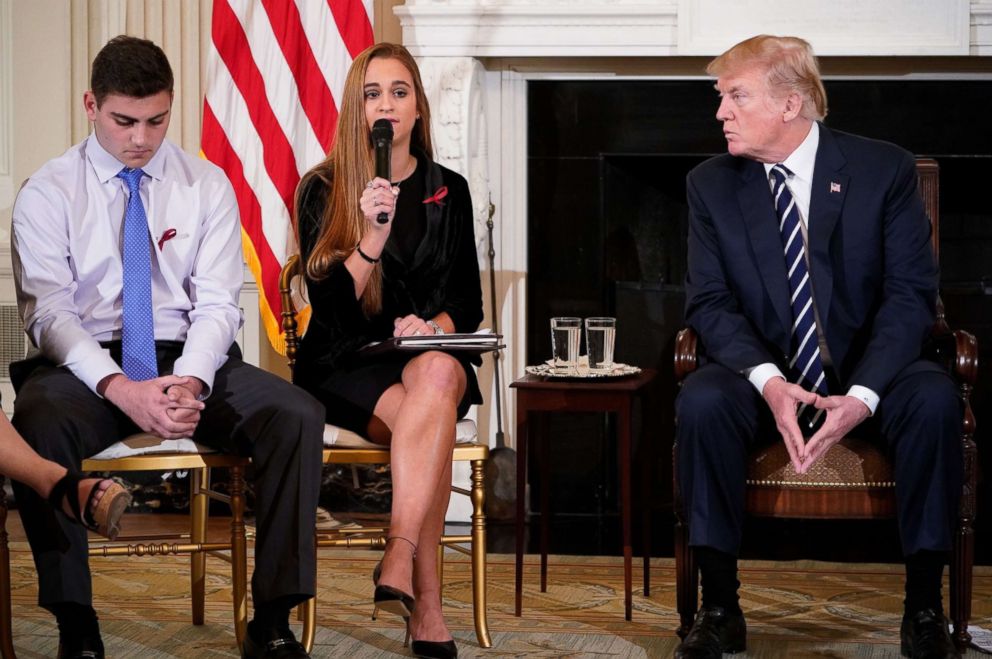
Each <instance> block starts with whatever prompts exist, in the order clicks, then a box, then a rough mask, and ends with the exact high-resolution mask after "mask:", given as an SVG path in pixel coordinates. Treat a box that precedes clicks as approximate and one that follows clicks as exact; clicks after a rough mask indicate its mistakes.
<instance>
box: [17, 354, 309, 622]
mask: <svg viewBox="0 0 992 659" xmlns="http://www.w3.org/2000/svg"><path fill="white" fill-rule="evenodd" d="M109 347H110V348H111V354H112V355H114V356H115V358H117V356H118V353H119V343H118V344H116V345H110V346H109ZM156 347H157V349H158V362H159V373H160V374H167V373H171V372H172V364H173V362H175V360H176V359H177V358H178V357H179V356H180V354H181V352H182V344H179V343H172V342H160V343H157V344H156ZM11 375H12V379H13V380H14V384H15V386H18V385H19V386H18V391H17V398H16V400H15V402H14V417H13V420H12V423H13V425H14V427H15V428H16V429H17V430H18V432H20V433H21V435H23V436H24V439H25V440H26V441H27V442H28V444H30V445H31V446H32V447H34V449H35V450H36V451H37V452H38V453H39V454H40V455H41V456H42V457H45V458H48V459H49V460H52V461H54V462H57V463H59V464H61V465H64V466H66V467H68V468H69V469H70V471H71V470H78V469H79V466H80V464H81V462H82V460H83V459H85V458H87V457H89V456H91V455H95V454H96V453H99V452H100V451H102V450H103V449H105V448H106V447H108V446H110V445H111V444H113V443H115V442H117V441H119V440H120V439H122V438H124V437H126V436H127V435H130V434H132V433H135V432H139V428H137V427H136V426H135V425H134V423H133V422H131V420H130V419H129V418H128V417H127V416H126V415H124V414H123V413H122V412H121V411H120V410H119V409H117V408H116V407H115V406H114V405H113V404H112V403H110V402H109V401H107V400H105V399H103V398H101V397H99V396H97V395H96V394H94V393H93V392H92V391H90V390H89V389H88V388H87V387H86V385H84V384H83V383H82V381H80V380H79V379H78V378H76V376H74V375H73V374H72V373H71V372H70V371H69V370H68V369H65V368H59V367H56V366H54V365H53V364H52V363H51V362H48V361H47V360H43V359H34V360H28V361H27V362H20V363H18V364H16V365H12V367H11ZM205 403H206V408H205V409H204V410H203V412H202V413H201V415H200V422H199V424H198V425H197V429H196V432H195V434H194V435H193V439H194V440H195V441H197V442H199V443H201V444H205V445H207V446H210V447H213V448H216V449H219V450H221V451H225V452H229V453H234V454H237V455H243V456H248V457H250V458H251V459H252V463H253V467H254V490H255V513H256V517H257V524H258V538H257V542H256V544H255V573H254V575H253V576H252V595H253V600H254V601H255V603H256V605H257V604H258V603H260V602H268V601H271V600H273V599H275V598H278V597H283V596H306V597H311V596H313V594H314V587H315V584H314V579H315V575H316V562H315V561H316V557H315V545H314V528H315V517H316V510H317V498H318V494H319V490H320V471H321V442H322V435H323V428H324V407H323V406H322V405H321V404H320V403H318V402H317V401H316V400H314V399H313V398H312V397H311V396H310V395H309V394H307V393H306V392H304V391H303V390H301V389H299V388H297V387H295V386H293V385H292V384H290V383H289V382H286V381H285V380H283V379H282V378H280V377H278V376H275V375H272V374H271V373H267V372H265V371H262V370H260V369H258V368H255V367H254V366H251V365H249V364H245V363H244V362H243V361H242V360H241V353H240V350H239V349H238V347H237V345H234V346H233V347H232V350H231V353H229V356H228V360H227V361H226V362H225V363H224V365H223V366H221V367H220V369H219V370H218V371H217V373H216V376H215V379H214V385H213V389H212V390H211V393H210V397H209V398H207V399H206V401H205ZM14 492H15V495H16V497H17V503H18V506H19V508H20V511H21V519H22V521H23V523H24V529H25V531H26V532H27V536H28V541H29V542H30V543H31V551H32V552H33V554H34V560H35V565H36V567H37V570H38V603H39V605H40V606H42V607H47V606H48V605H51V604H58V603H62V602H73V603H78V604H86V605H88V604H91V603H92V587H91V583H90V570H89V561H88V556H87V540H86V532H85V530H84V529H83V527H82V526H79V525H77V524H74V523H72V522H70V521H68V520H67V519H66V517H65V516H64V515H61V514H56V513H55V510H54V509H53V508H52V507H51V506H49V505H48V503H47V502H46V501H45V500H43V499H41V498H40V497H39V496H38V495H37V494H36V493H35V492H34V491H33V490H31V489H30V488H28V487H25V486H23V485H21V484H19V483H14ZM60 530H61V533H62V534H64V537H65V538H67V539H68V540H69V548H68V550H66V551H64V552H63V551H61V550H60V545H62V544H63V543H64V540H62V539H61V537H60V535H59V531H60Z"/></svg>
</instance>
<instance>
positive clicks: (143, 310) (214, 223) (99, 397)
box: [11, 36, 324, 657]
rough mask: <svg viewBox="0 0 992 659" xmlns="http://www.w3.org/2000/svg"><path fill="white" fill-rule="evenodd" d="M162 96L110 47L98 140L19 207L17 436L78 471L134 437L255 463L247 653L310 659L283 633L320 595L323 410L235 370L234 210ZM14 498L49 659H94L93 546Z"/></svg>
mask: <svg viewBox="0 0 992 659" xmlns="http://www.w3.org/2000/svg"><path fill="white" fill-rule="evenodd" d="M172 89H173V77H172V70H171V68H170V66H169V62H168V60H167V59H166V57H165V53H163V52H162V50H161V49H160V48H159V47H158V46H156V45H155V44H153V43H152V42H150V41H145V40H143V39H136V38H133V37H127V36H120V37H116V38H115V39H112V40H111V41H110V42H109V43H108V44H107V45H106V46H104V48H103V49H102V50H101V51H100V53H99V54H98V55H97V56H96V59H95V60H94V61H93V71H92V77H91V90H90V91H88V92H86V94H85V95H84V97H83V106H84V108H85V110H86V115H87V117H88V118H89V120H90V121H91V122H92V124H93V134H92V135H90V136H89V137H88V138H87V139H85V140H83V141H82V142H81V143H79V144H77V145H76V146H74V147H73V148H71V149H70V150H69V151H67V152H66V153H65V154H63V155H62V156H59V157H58V158H55V159H54V160H51V161H49V162H48V163H46V164H45V165H44V166H43V167H42V168H41V169H40V170H39V171H38V172H37V173H35V174H34V175H33V176H32V177H31V178H30V179H29V180H28V181H27V182H26V183H25V184H24V187H23V188H22V189H21V191H20V193H19V194H18V197H17V200H16V203H15V205H14V211H13V222H12V230H13V235H12V239H11V242H12V247H13V257H14V259H13V260H14V273H15V283H16V286H17V294H18V304H19V306H20V311H21V316H22V318H23V320H24V326H25V328H26V331H27V333H28V335H29V336H30V338H31V341H32V343H33V344H34V345H35V346H36V347H37V350H38V353H39V354H38V355H36V356H34V357H32V358H30V359H28V360H26V361H24V362H21V363H19V364H17V365H16V366H15V368H12V369H11V370H12V371H13V372H14V373H13V376H14V379H15V385H17V386H18V393H17V400H16V402H15V407H14V418H13V423H14V426H15V427H16V428H17V429H18V430H19V431H20V432H21V433H22V434H23V436H24V437H25V439H26V440H27V441H28V443H29V444H31V445H32V446H33V447H34V448H35V449H36V450H37V451H38V453H40V454H41V455H42V456H43V457H46V458H49V459H51V460H54V461H56V462H58V463H60V464H63V465H65V466H66V467H68V468H69V469H70V470H78V469H79V465H80V462H81V461H82V460H83V459H84V458H86V457H88V456H90V455H93V454H95V453H97V452H99V451H100V450H102V449H103V448H105V447H107V446H108V445H110V444H112V443H114V442H116V441H118V440H120V439H121V438H123V437H124V436H126V435H129V434H132V433H134V432H138V431H140V430H143V431H146V432H150V433H153V434H155V435H159V436H161V437H164V438H177V437H190V436H191V437H193V439H195V440H196V441H197V442H201V443H203V444H207V445H210V446H214V447H217V448H218V449H222V450H227V451H231V452H236V453H239V454H242V455H248V456H250V457H251V459H252V461H253V464H254V474H255V480H254V491H255V495H256V499H255V504H256V514H257V520H258V542H257V544H256V551H255V559H256V560H255V568H256V569H255V574H254V576H253V579H252V595H253V600H254V603H255V613H254V618H253V620H252V621H251V622H250V623H249V626H248V632H249V633H248V638H247V639H246V641H245V646H244V648H242V652H243V654H244V655H245V656H248V657H305V656H307V654H306V652H305V651H304V650H303V648H302V646H301V645H300V644H299V643H297V642H296V640H295V639H294V638H293V634H292V632H290V630H289V625H288V616H289V611H290V609H291V608H292V607H293V606H295V605H296V604H297V603H299V602H301V601H303V600H304V599H306V598H308V597H311V596H312V595H313V594H314V576H315V563H314V561H315V556H314V521H315V520H314V517H315V511H316V506H317V496H318V490H319V486H320V465H321V458H320V450H321V434H322V431H323V425H324V410H323V407H322V406H321V405H320V404H319V403H318V402H317V401H315V400H314V399H312V398H311V397H310V396H309V395H307V394H306V393H304V392H303V391H302V390H300V389H297V388H296V387H294V386H292V385H291V384H289V383H287V382H285V381H284V380H282V379H280V378H278V377H276V376H274V375H271V374H269V373H266V372H264V371H261V370H259V369H257V368H254V367H252V366H250V365H248V364H245V363H244V362H243V361H242V360H241V355H240V351H239V349H238V346H237V344H235V343H234V338H235V335H236V333H237V331H238V328H239V327H240V324H241V313H240V310H239V307H238V299H237V298H238V291H239V289H240V285H241V280H242V259H241V249H240V223H239V219H238V209H237V203H236V201H235V197H234V192H233V190H232V188H231V185H230V184H229V183H228V181H227V179H226V178H225V176H224V174H223V173H222V172H221V170H220V169H218V168H217V167H215V166H214V165H212V164H210V163H208V162H207V161H205V160H202V159H199V158H195V157H192V156H189V155H187V154H185V153H183V152H182V151H181V150H180V149H179V148H178V147H177V146H175V145H174V144H172V143H170V142H168V141H167V140H166V139H165V134H166V131H167V129H168V127H169V116H170V112H171V108H172ZM16 494H17V500H18V503H19V506H20V508H21V518H22V520H23V521H24V524H25V529H26V531H27V534H28V539H29V540H30V542H31V549H32V551H33V552H34V556H35V563H36V565H37V568H38V579H39V595H38V599H39V604H40V605H41V606H42V607H44V608H46V609H48V610H49V611H51V612H52V613H53V614H54V615H55V617H56V619H57V620H58V624H59V642H60V650H59V656H60V657H102V656H103V642H102V640H101V638H100V629H99V625H98V623H97V616H96V613H95V611H94V610H93V607H92V593H91V584H90V573H89V566H88V562H87V550H86V533H85V530H84V529H83V528H82V527H81V526H78V525H73V524H70V523H68V522H67V520H66V519H65V518H64V517H63V516H56V515H54V514H53V509H52V508H51V507H50V506H49V505H48V503H47V502H45V501H44V500H43V499H41V498H40V497H38V496H37V495H36V494H34V493H33V492H32V491H31V490H29V489H28V488H25V487H23V486H20V487H16ZM60 527H61V533H62V534H64V536H65V537H66V538H68V539H69V544H70V546H69V549H68V550H67V551H64V552H63V551H61V550H60V547H59V543H58V542H57V541H56V539H57V538H58V537H59V533H60Z"/></svg>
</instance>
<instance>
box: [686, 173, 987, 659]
mask: <svg viewBox="0 0 992 659" xmlns="http://www.w3.org/2000/svg"><path fill="white" fill-rule="evenodd" d="M916 169H917V175H918V177H919V181H920V193H921V196H922V198H923V204H924V207H925V208H926V211H927V215H929V217H930V224H931V229H932V231H931V240H932V243H933V250H934V255H935V256H936V255H937V254H938V247H939V241H938V230H939V226H940V225H939V214H938V180H939V178H938V166H937V163H936V161H934V160H931V159H926V158H920V159H917V161H916ZM932 340H933V345H934V347H935V350H934V352H935V353H936V354H935V355H934V357H936V358H937V359H938V360H939V361H940V362H941V363H943V364H945V365H946V366H947V368H948V371H949V372H951V374H952V375H953V376H954V378H955V381H956V382H957V383H958V386H959V387H960V391H961V396H962V398H963V400H964V426H963V434H962V436H961V445H962V450H963V453H964V470H965V471H964V488H963V491H962V495H961V503H960V507H959V512H958V519H957V525H956V529H955V533H954V548H953V551H952V553H951V566H950V587H951V598H950V605H951V606H950V609H951V616H950V617H951V621H952V622H953V623H954V634H953V636H954V641H955V643H956V644H957V645H958V646H959V647H961V648H964V647H966V646H967V645H968V643H969V642H970V640H971V635H970V634H969V633H968V620H969V618H970V617H971V588H972V583H971V582H972V571H973V564H974V542H975V540H974V531H973V528H972V523H973V520H974V517H975V493H976V489H975V487H976V464H977V463H976V460H977V455H976V448H975V442H974V440H973V434H974V430H975V417H974V415H973V414H972V410H971V404H970V396H971V390H972V387H973V386H974V384H975V379H976V377H977V372H978V345H977V342H976V341H975V337H974V336H972V335H971V334H969V333H968V332H964V331H961V330H957V331H953V332H952V331H951V330H950V329H949V328H948V326H947V322H946V319H945V317H944V309H943V304H941V302H940V301H939V300H938V302H937V322H936V323H935V325H934V328H933V332H932ZM696 359H697V336H696V333H695V332H694V331H693V330H692V329H691V328H686V329H683V330H682V331H681V332H679V334H678V336H677V337H676V344H675V376H676V379H677V380H678V381H679V382H681V381H682V380H683V379H684V378H685V377H686V376H687V375H688V374H689V373H691V372H692V371H694V370H695V369H696V365H697V363H696ZM748 461H749V465H748V476H747V481H746V482H747V490H746V493H745V497H746V498H745V510H746V511H747V513H748V514H751V515H755V516H759V517H781V518H805V519H885V518H892V517H894V516H895V482H894V481H893V475H892V465H891V464H890V462H889V460H888V458H887V457H886V456H885V454H884V453H883V451H881V450H879V448H878V447H877V446H875V445H873V444H869V443H867V442H864V441H859V440H858V439H856V438H853V437H845V438H844V439H843V440H841V441H840V442H839V443H838V444H836V445H834V446H833V447H831V448H830V450H829V451H828V452H827V453H826V454H825V455H824V456H823V457H822V458H821V459H820V460H819V462H818V463H817V464H816V465H814V467H813V469H811V471H810V473H808V474H805V475H797V474H796V473H795V471H794V470H792V469H790V468H789V465H790V461H789V456H788V454H787V452H786V450H785V447H784V445H783V444H782V442H781V441H776V442H771V443H769V444H767V445H766V446H763V447H762V448H759V449H757V450H756V451H754V452H753V453H752V454H751V455H750V456H749V458H748ZM677 468H678V466H677V461H675V469H676V470H677ZM674 480H675V513H676V525H675V575H676V577H675V578H676V600H677V609H678V612H679V618H680V623H681V624H680V627H679V629H678V634H679V636H680V637H684V636H685V635H686V634H687V633H688V632H689V629H690V628H691V627H692V621H693V618H694V616H695V614H696V606H697V594H698V593H697V588H698V576H699V575H698V572H697V570H696V565H695V561H694V560H693V557H692V552H691V551H690V549H689V530H688V526H687V520H686V518H685V516H684V512H683V505H682V497H681V494H680V492H679V488H678V476H677V474H676V477H675V479H674Z"/></svg>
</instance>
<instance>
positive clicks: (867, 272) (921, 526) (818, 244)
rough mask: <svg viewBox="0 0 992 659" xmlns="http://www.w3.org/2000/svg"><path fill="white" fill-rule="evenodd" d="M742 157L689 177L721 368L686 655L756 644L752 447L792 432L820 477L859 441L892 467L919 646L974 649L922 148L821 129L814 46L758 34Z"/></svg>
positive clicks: (726, 118)
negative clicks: (967, 628) (749, 602)
mask: <svg viewBox="0 0 992 659" xmlns="http://www.w3.org/2000/svg"><path fill="white" fill-rule="evenodd" d="M707 71H708V72H709V73H710V74H713V75H716V76H717V77H718V80H717V83H716V88H717V90H718V91H719V93H720V107H719V110H718V111H717V115H716V118H717V120H718V121H720V122H722V124H723V132H724V135H725V137H726V139H727V147H728V151H729V152H730V153H729V154H727V155H722V156H717V157H715V158H712V159H710V160H708V161H706V162H705V163H703V164H702V165H700V166H699V167H697V168H696V169H694V170H693V171H692V172H691V173H690V174H689V176H688V179H687V187H688V198H689V207H690V230H689V267H688V276H687V280H686V292H687V302H686V317H687V320H688V323H689V325H691V326H692V327H693V328H694V329H695V330H696V332H697V333H698V335H699V338H700V341H701V344H702V345H703V346H704V347H705V353H706V360H705V362H704V365H703V366H702V367H701V368H700V369H698V370H697V371H696V372H695V373H693V374H692V375H690V376H689V377H688V378H687V379H686V381H685V383H684V386H683V388H682V391H681V392H680V394H679V397H678V400H677V402H676V406H677V416H678V420H679V423H678V431H677V434H678V436H677V441H678V456H677V460H678V472H679V479H680V482H679V486H680V488H681V492H682V496H683V499H684V501H685V505H686V513H687V516H688V520H689V533H690V539H689V542H690V545H691V546H692V547H693V551H694V552H695V556H696V560H697V563H698V565H699V566H700V571H701V576H702V587H703V606H702V608H701V610H700V611H699V614H698V616H697V617H696V620H695V622H694V623H693V626H692V629H691V631H690V632H689V634H688V636H687V637H686V639H685V641H684V642H683V643H682V645H681V646H680V647H679V649H678V650H677V651H676V656H677V657H683V658H690V657H692V658H699V657H719V656H720V655H721V653H722V652H736V651H740V650H743V649H744V648H745V644H746V642H745V635H746V632H745V624H744V616H743V613H742V612H741V609H740V606H739V604H738V596H737V588H738V585H739V584H738V582H737V551H738V548H739V546H740V538H741V524H742V519H743V514H744V485H745V483H744V481H745V476H746V457H747V452H748V448H749V447H750V446H751V445H752V444H753V442H754V441H755V438H757V437H762V436H766V437H767V436H775V431H776V430H777V432H778V435H780V436H781V438H782V441H784V442H785V445H786V448H787V450H788V452H789V455H790V457H791V459H792V464H793V467H794V468H795V470H796V471H797V472H800V473H804V472H806V471H807V470H809V468H810V467H811V466H812V465H813V464H814V463H815V462H816V461H817V460H818V459H819V458H820V457H821V456H822V455H823V454H824V453H825V452H826V450H827V449H828V448H829V447H831V446H832V445H834V444H835V443H836V442H837V441H838V440H840V439H841V438H842V437H843V436H844V435H845V434H847V433H848V432H849V431H851V430H852V429H854V428H855V427H858V432H859V436H864V437H876V438H878V440H879V441H881V442H884V443H885V445H886V447H887V450H888V451H889V453H890V454H891V455H892V456H893V458H894V468H895V480H896V483H897V484H898V486H897V488H896V496H897V499H898V516H899V528H900V533H901V539H902V545H903V552H904V554H905V557H906V599H905V614H904V618H903V622H902V634H901V635H902V646H903V652H904V654H907V656H912V657H927V658H931V657H934V658H944V657H956V656H958V654H957V651H956V650H955V649H954V646H953V644H952V642H951V639H950V636H949V634H948V632H947V623H946V620H945V618H944V616H943V609H942V607H941V595H940V586H941V576H942V573H943V566H944V562H945V560H946V554H947V551H948V550H949V549H950V547H951V524H952V520H953V519H954V516H955V512H956V509H957V502H958V498H959V496H960V493H961V479H962V469H963V468H962V454H961V444H960V438H961V421H962V404H961V400H960V398H959V396H958V394H957V390H956V387H955V385H954V383H953V381H952V380H951V378H950V376H949V375H948V374H947V373H945V372H944V371H943V370H942V369H941V368H940V367H939V366H937V365H936V364H934V363H932V362H929V361H926V360H924V359H922V358H921V348H922V345H923V342H924V339H925V338H926V337H927V335H928V334H929V332H930V329H931V328H932V326H933V323H934V313H935V304H936V297H937V268H936V265H935V263H934V258H933V253H932V250H931V246H930V225H929V222H928V220H927V217H926V215H925V213H924V210H923V205H922V202H921V201H920V197H919V194H918V192H917V183H916V171H915V168H914V162H913V158H912V156H911V155H910V154H909V153H907V152H906V151H904V150H902V149H900V148H899V147H896V146H894V145H892V144H886V143H884V142H877V141H873V140H868V139H865V138H861V137H857V136H854V135H848V134H845V133H841V132H839V131H834V130H831V129H829V128H827V127H826V126H824V125H822V124H821V123H819V120H821V119H823V117H824V115H825V114H826V94H825V92H824V89H823V84H822V82H821V81H820V74H819V68H818V65H817V62H816V58H815V56H814V55H813V51H812V48H811V47H810V45H809V44H808V43H806V42H805V41H803V40H801V39H796V38H793V37H768V36H759V37H754V38H752V39H748V40H747V41H744V42H741V43H739V44H737V45H736V46H734V47H733V48H731V49H730V50H728V51H727V52H726V53H724V54H723V55H721V56H720V57H718V58H716V59H715V60H714V61H713V62H711V63H710V65H709V67H708V68H707Z"/></svg>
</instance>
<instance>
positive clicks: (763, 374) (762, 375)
mask: <svg viewBox="0 0 992 659" xmlns="http://www.w3.org/2000/svg"><path fill="white" fill-rule="evenodd" d="M745 374H746V375H747V379H748V381H749V382H750V383H751V384H753V385H754V388H755V389H757V390H758V395H762V392H763V391H764V389H765V384H767V383H768V381H769V380H771V379H772V378H782V379H783V380H784V379H785V376H784V375H782V371H781V370H779V368H778V366H776V365H775V364H773V363H772V362H767V363H765V364H758V365H757V366H755V367H754V368H752V369H750V370H748V371H745Z"/></svg>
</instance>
